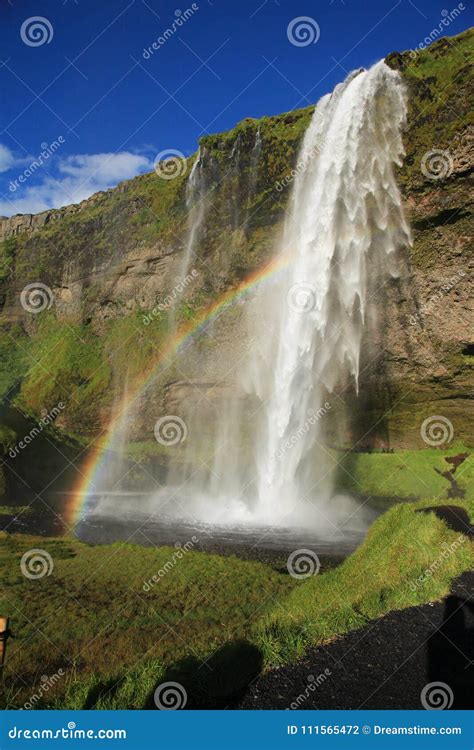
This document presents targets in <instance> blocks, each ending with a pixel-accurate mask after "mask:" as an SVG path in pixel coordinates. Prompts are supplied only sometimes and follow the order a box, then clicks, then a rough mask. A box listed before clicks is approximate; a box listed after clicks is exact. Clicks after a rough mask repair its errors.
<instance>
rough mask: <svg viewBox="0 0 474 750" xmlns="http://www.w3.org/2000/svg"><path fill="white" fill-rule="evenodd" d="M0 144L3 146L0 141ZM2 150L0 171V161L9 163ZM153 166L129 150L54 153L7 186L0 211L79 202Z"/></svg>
mask: <svg viewBox="0 0 474 750" xmlns="http://www.w3.org/2000/svg"><path fill="white" fill-rule="evenodd" d="M0 148H5V149H6V147H1V145H0ZM6 151H8V149H6ZM10 153H11V152H10ZM2 154H3V151H2V150H0V171H2V169H1V167H2V164H8V163H9V162H8V154H7V153H6V154H5V156H4V157H3V158H4V161H3V162H2ZM14 163H15V162H14ZM8 169H11V167H8ZM152 169H153V161H151V160H150V159H148V157H146V156H143V155H140V154H133V153H131V152H130V151H122V152H119V153H116V154H114V153H104V154H77V155H71V156H66V157H64V158H58V156H57V155H55V160H54V162H53V160H52V159H51V161H50V162H48V163H47V164H46V165H45V168H42V169H41V170H40V171H38V172H36V173H35V176H34V177H31V178H30V179H29V180H28V181H26V182H24V183H23V184H22V185H19V186H17V189H16V190H13V191H12V190H10V189H9V188H8V187H7V189H6V191H5V193H4V195H3V197H0V214H1V215H3V216H13V215H14V214H17V213H38V212H39V211H45V210H46V209H49V208H59V207H61V206H66V205H68V204H70V203H79V202H80V201H82V200H84V199H85V198H88V197H89V196H90V195H92V194H93V193H97V192H98V191H99V190H108V189H109V188H111V187H114V186H115V185H117V183H118V182H121V181H122V180H128V179H130V178H131V177H135V176H136V175H137V174H141V173H143V172H147V171H151V170H152ZM3 171H5V170H3ZM53 172H54V174H53ZM38 178H39V182H38Z"/></svg>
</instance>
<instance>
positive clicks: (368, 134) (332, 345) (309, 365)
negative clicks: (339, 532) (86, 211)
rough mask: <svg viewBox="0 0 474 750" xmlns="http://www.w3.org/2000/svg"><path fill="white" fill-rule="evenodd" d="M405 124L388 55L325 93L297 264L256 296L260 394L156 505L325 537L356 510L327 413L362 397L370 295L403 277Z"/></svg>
mask: <svg viewBox="0 0 474 750" xmlns="http://www.w3.org/2000/svg"><path fill="white" fill-rule="evenodd" d="M405 120H406V106H405V96H404V90H403V86H402V82H401V78H400V76H399V74H398V73H397V72H396V71H393V70H391V69H390V68H389V67H387V66H386V65H385V64H384V63H383V62H379V63H377V64H376V65H374V66H373V67H372V68H371V69H370V70H367V71H366V70H360V71H357V72H355V73H352V74H351V75H350V76H349V77H348V78H347V79H346V81H345V82H344V83H342V84H340V85H339V86H337V87H336V88H335V90H334V92H333V93H332V94H331V95H327V96H324V97H323V98H322V99H321V100H320V101H319V102H318V104H317V106H316V108H315V111H314V114H313V117H312V120H311V123H310V125H309V127H308V129H307V132H306V134H305V137H304V140H303V144H302V147H301V151H300V154H299V157H298V160H297V165H296V170H295V174H296V177H295V179H294V183H293V186H292V192H291V197H290V200H289V204H288V208H287V213H286V218H285V222H284V228H283V232H282V239H281V242H280V244H279V246H278V247H277V248H276V252H275V254H276V255H279V254H280V255H281V256H282V257H283V258H284V259H285V268H286V270H285V272H284V273H282V274H280V276H279V277H278V280H277V281H275V279H273V280H272V283H268V284H266V285H264V286H262V287H260V288H259V289H258V291H257V292H256V293H255V296H254V298H253V299H252V301H251V302H250V303H249V304H248V305H247V306H246V312H247V316H248V322H249V325H250V326H251V332H252V339H253V345H252V349H251V351H250V352H249V356H248V362H247V363H246V364H245V365H244V366H243V367H242V368H241V372H240V373H239V374H238V378H239V380H240V386H241V391H242V392H243V393H245V394H246V395H247V396H248V398H247V399H246V398H242V393H240V395H239V396H238V397H236V398H235V399H234V400H228V401H227V402H226V404H225V406H222V408H220V409H219V419H218V423H217V427H216V430H215V443H214V462H213V465H212V469H211V471H210V472H209V474H206V473H203V472H201V471H200V472H199V476H197V475H196V474H194V473H193V472H189V471H188V473H187V474H186V471H185V470H183V465H184V464H187V468H188V469H189V465H190V463H189V462H188V460H186V462H184V463H181V466H180V465H179V463H177V465H176V466H174V467H173V468H172V470H171V471H170V474H169V478H168V483H167V486H166V488H164V489H163V490H162V491H160V492H158V493H157V494H155V495H154V496H153V497H152V498H151V500H150V505H149V506H148V508H147V511H149V510H152V512H153V513H155V512H156V513H158V514H161V512H162V510H163V512H164V513H166V514H168V513H171V514H172V513H173V512H174V513H175V514H176V515H180V516H181V515H183V514H184V515H186V512H189V514H190V515H191V516H193V517H194V518H198V519H200V520H202V521H204V522H226V523H229V522H232V523H234V524H238V523H240V522H242V523H248V524H265V525H273V526H275V525H282V526H290V525H293V526H301V525H305V526H307V527H311V528H316V529H318V530H319V531H320V532H322V533H324V530H325V529H328V528H329V526H331V527H333V528H334V527H335V525H336V524H337V525H339V523H340V522H341V521H343V519H347V518H349V517H351V516H353V515H354V513H355V512H356V509H357V506H356V505H355V501H352V500H351V499H350V498H343V497H341V496H339V495H338V494H337V492H336V491H335V489H334V464H335V460H334V458H333V457H332V456H331V454H330V451H328V449H327V448H326V447H325V445H324V422H325V419H326V417H327V412H328V411H329V410H330V409H331V408H332V406H333V404H335V403H336V401H337V399H338V395H337V391H338V389H339V390H340V389H346V388H352V390H353V392H354V395H353V398H354V399H356V398H357V392H358V389H359V381H360V374H361V372H360V370H361V367H360V360H361V346H362V342H363V340H365V339H363V336H365V337H366V338H367V332H368V330H369V326H368V323H369V318H370V319H371V314H372V310H373V305H371V299H372V297H373V296H374V295H375V293H376V292H377V291H378V290H379V289H381V288H382V287H383V286H384V284H386V282H387V281H388V280H389V279H390V278H393V277H394V276H396V275H397V266H398V263H397V255H398V251H399V250H400V249H401V248H402V247H404V246H406V245H407V243H409V242H410V233H409V227H408V225H407V223H406V221H405V218H404V215H403V210H402V205H401V197H400V193H399V190H398V188H397V184H396V181H395V177H394V171H393V168H394V165H400V164H401V160H402V156H403V144H402V137H401V133H402V128H403V126H404V123H405ZM258 140H259V139H258V138H257V142H258ZM238 148H239V146H238V144H237V143H236V144H234V152H235V153H236V154H237V158H238ZM255 148H257V144H256V146H255ZM258 148H260V144H258ZM235 153H234V154H233V156H235ZM202 158H203V155H202V154H201V153H200V154H199V156H198V159H197V160H196V162H195V164H194V167H193V171H192V173H191V176H190V178H189V184H188V188H189V192H188V196H192V197H190V198H189V200H190V206H191V212H190V224H189V236H188V244H187V249H186V262H187V263H189V259H190V258H192V257H193V254H194V252H195V248H196V237H197V236H198V235H199V233H200V231H201V227H202V223H203V218H204V214H203V211H204V210H205V209H204V206H203V203H202V200H201V201H200V200H199V199H198V200H197V202H195V201H196V196H197V195H201V196H202V190H203V185H204V175H203V170H202ZM255 341H256V343H255ZM248 402H250V403H251V408H248V407H247V406H246V404H247V403H248ZM191 433H193V430H192V429H191V430H190V434H191ZM195 434H199V430H197V431H196V433H195ZM189 450H191V451H192V450H193V445H191V443H190V445H189V448H188V451H189ZM196 456H197V454H196ZM188 458H189V454H188ZM191 458H192V457H191ZM197 458H198V457H197ZM196 463H201V464H202V462H199V460H197V461H196ZM176 498H177V500H176ZM171 500H172V501H173V502H170V501H171ZM173 507H174V508H175V510H174V511H173V510H172V508H173ZM359 517H360V516H359ZM360 518H361V517H360ZM362 521H363V519H362Z"/></svg>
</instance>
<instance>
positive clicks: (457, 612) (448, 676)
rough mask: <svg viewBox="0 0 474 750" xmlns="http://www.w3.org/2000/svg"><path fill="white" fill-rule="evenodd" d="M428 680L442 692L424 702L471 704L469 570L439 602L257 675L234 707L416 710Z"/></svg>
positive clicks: (473, 592)
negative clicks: (439, 687)
mask: <svg viewBox="0 0 474 750" xmlns="http://www.w3.org/2000/svg"><path fill="white" fill-rule="evenodd" d="M432 682H442V683H445V685H446V686H448V687H447V688H446V687H442V688H441V692H439V693H436V691H435V692H432V689H428V691H427V694H426V695H427V698H426V700H428V701H430V700H431V701H432V702H434V701H436V699H437V698H438V699H439V700H441V702H444V701H446V702H447V703H450V702H451V695H452V704H451V707H452V708H463V709H467V708H473V707H474V572H469V573H465V574H464V575H462V576H461V577H460V578H459V579H458V580H457V581H456V582H455V584H454V585H453V588H452V592H451V594H450V596H448V597H447V598H446V599H445V600H444V601H442V602H439V603H436V604H432V605H430V604H428V605H424V606H422V607H412V608H410V609H407V610H403V611H400V612H392V613H390V614H389V615H386V616H385V617H383V618H381V619H380V620H376V621H375V622H371V623H370V624H368V625H367V626H366V627H365V628H362V629H361V630H357V631H355V632H353V633H350V634H349V635H347V636H344V637H342V638H340V639H338V640H336V641H334V642H333V643H331V644H329V645H328V646H322V647H320V648H317V649H314V650H313V651H311V652H310V653H309V654H308V656H307V657H306V658H305V659H304V660H302V661H300V662H296V663H294V664H291V665H288V666H285V667H281V668H280V669H275V670H273V671H271V672H269V673H267V674H266V675H264V676H262V677H260V678H258V679H257V680H256V681H255V682H254V683H253V684H252V685H251V686H250V688H249V689H248V691H247V693H246V695H245V697H244V699H243V700H242V701H241V702H240V704H239V706H238V708H243V709H277V708H278V709H282V708H300V709H358V708H367V709H384V708H385V709H419V708H423V707H424V706H423V704H422V702H421V693H422V690H423V688H425V686H426V685H427V684H429V683H432ZM430 696H431V698H430ZM445 696H446V697H445ZM437 705H439V704H437Z"/></svg>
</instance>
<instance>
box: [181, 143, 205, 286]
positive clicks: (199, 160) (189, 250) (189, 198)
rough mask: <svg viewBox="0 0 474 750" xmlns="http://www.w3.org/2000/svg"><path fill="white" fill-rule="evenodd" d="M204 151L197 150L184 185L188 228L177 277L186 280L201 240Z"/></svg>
mask: <svg viewBox="0 0 474 750" xmlns="http://www.w3.org/2000/svg"><path fill="white" fill-rule="evenodd" d="M205 153H206V152H205V150H204V149H203V150H202V151H201V148H199V151H198V154H197V157H196V160H195V162H194V164H193V166H192V169H191V172H190V174H189V177H188V181H187V183H186V210H187V213H188V228H187V233H186V240H185V248H184V254H183V259H182V262H181V268H180V273H179V277H180V279H181V280H182V279H184V278H186V274H187V273H188V271H189V269H190V266H191V263H192V262H193V259H194V257H195V255H196V250H197V247H198V244H199V240H200V238H201V231H202V228H203V225H204V219H205V216H206V208H207V200H206V178H205V171H204V160H205Z"/></svg>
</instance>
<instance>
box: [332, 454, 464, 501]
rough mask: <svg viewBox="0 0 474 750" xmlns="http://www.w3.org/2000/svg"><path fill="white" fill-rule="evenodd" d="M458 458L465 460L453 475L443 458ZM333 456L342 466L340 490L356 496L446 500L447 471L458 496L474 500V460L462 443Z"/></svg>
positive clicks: (447, 462) (448, 488)
mask: <svg viewBox="0 0 474 750" xmlns="http://www.w3.org/2000/svg"><path fill="white" fill-rule="evenodd" d="M459 455H463V456H465V460H463V461H462V463H461V464H460V465H459V467H458V468H456V469H455V471H454V472H453V471H452V470H453V466H452V464H450V462H449V461H447V460H446V459H447V458H449V457H453V456H459ZM335 457H336V458H337V459H338V460H339V461H340V465H341V470H340V471H339V474H338V477H339V481H338V485H339V487H340V488H341V489H347V490H348V491H351V492H354V493H356V494H360V495H363V496H366V497H368V496H372V497H388V498H405V499H408V500H410V499H411V500H413V499H423V498H427V499H429V498H431V497H438V498H442V497H449V495H448V492H449V491H450V489H451V483H450V480H449V478H447V477H445V476H443V473H445V472H447V471H450V472H451V473H452V478H453V479H455V480H456V483H457V484H458V486H459V489H460V494H461V495H462V493H464V495H463V497H464V498H466V499H474V459H473V456H472V454H471V453H470V449H469V448H466V446H465V445H463V444H462V443H455V444H453V445H451V446H449V447H448V448H447V447H446V446H445V447H443V448H425V449H422V450H397V451H396V452H395V453H347V454H345V456H344V457H343V458H342V459H341V456H340V455H339V454H336V453H335Z"/></svg>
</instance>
